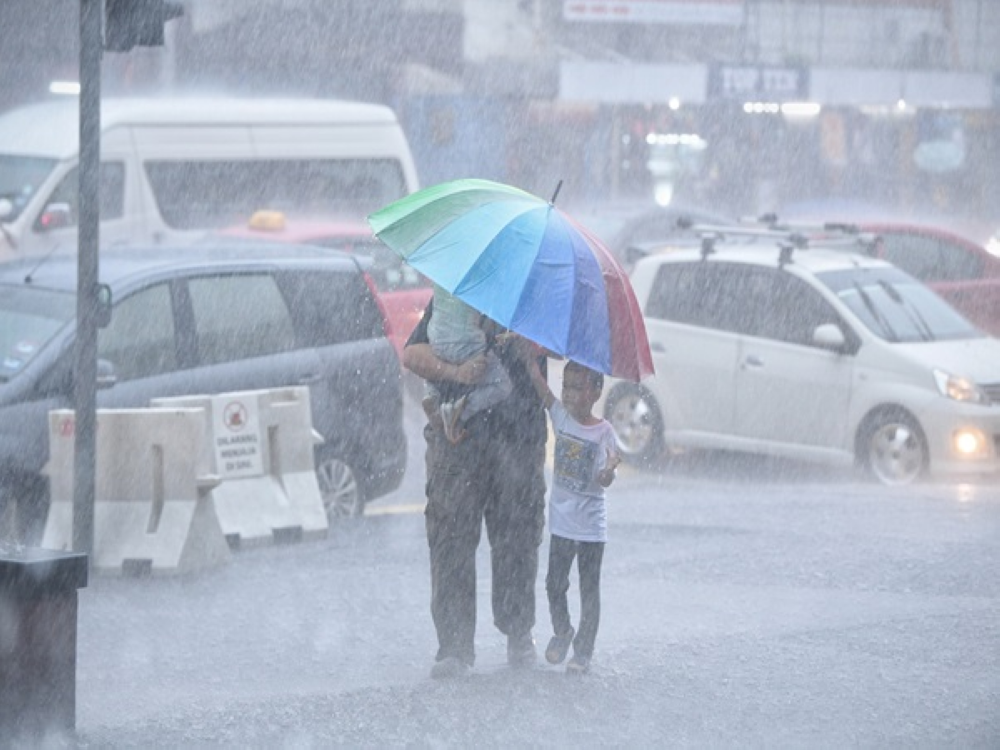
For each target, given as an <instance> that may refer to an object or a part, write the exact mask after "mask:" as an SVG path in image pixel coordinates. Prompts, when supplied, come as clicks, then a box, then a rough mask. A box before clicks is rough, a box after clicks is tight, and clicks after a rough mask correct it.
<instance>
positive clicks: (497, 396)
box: [462, 352, 513, 422]
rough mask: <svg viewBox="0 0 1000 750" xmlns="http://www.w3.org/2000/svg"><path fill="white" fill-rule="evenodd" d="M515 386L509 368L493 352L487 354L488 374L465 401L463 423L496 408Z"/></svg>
mask: <svg viewBox="0 0 1000 750" xmlns="http://www.w3.org/2000/svg"><path fill="white" fill-rule="evenodd" d="M512 388H513V385H512V384H511V382H510V376H509V375H508V374H507V368H506V367H504V366H503V362H501V361H500V358H499V357H497V355H496V354H494V353H493V352H487V353H486V374H485V375H484V376H483V379H482V380H480V381H479V383H477V384H476V387H475V388H473V389H472V391H471V392H470V393H469V395H468V397H467V398H466V401H465V406H464V407H463V409H462V421H463V422H464V421H465V420H467V419H469V417H471V416H472V415H474V414H477V413H479V412H481V411H485V410H486V409H489V408H490V407H491V406H496V405H497V404H499V403H500V402H501V401H503V400H504V399H505V398H507V397H508V396H509V395H510V392H511V389H512Z"/></svg>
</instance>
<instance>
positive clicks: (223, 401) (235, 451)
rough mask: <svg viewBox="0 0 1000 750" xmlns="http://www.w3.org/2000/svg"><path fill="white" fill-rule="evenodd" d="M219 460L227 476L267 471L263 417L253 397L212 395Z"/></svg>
mask: <svg viewBox="0 0 1000 750" xmlns="http://www.w3.org/2000/svg"><path fill="white" fill-rule="evenodd" d="M212 419H213V424H212V434H213V436H214V439H215V462H216V466H217V467H218V471H219V474H221V475H222V476H223V477H230V478H231V477H254V476H259V475H261V474H263V473H264V461H263V457H262V456H261V448H260V418H259V414H258V412H257V401H256V399H253V398H248V399H243V398H235V399H234V398H233V397H232V396H219V397H216V398H213V399H212Z"/></svg>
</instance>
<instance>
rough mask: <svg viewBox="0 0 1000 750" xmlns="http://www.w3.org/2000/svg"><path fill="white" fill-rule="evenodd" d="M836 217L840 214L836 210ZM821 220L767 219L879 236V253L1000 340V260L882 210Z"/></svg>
mask: <svg viewBox="0 0 1000 750" xmlns="http://www.w3.org/2000/svg"><path fill="white" fill-rule="evenodd" d="M832 213H833V215H834V216H836V215H837V214H836V211H833V212H832ZM792 214H793V215H795V214H796V212H795V211H792ZM821 216H822V215H821V214H819V213H818V212H816V211H813V212H806V213H805V214H804V215H803V214H799V215H797V216H796V218H794V219H792V220H791V222H790V223H786V220H785V219H784V217H782V219H781V220H779V219H778V217H777V216H775V215H774V214H769V215H767V216H766V217H762V218H763V219H764V220H765V223H768V224H770V226H771V227H772V228H776V229H777V228H786V229H795V228H799V227H801V228H805V229H807V230H808V229H810V228H818V227H819V226H823V225H825V226H830V225H831V224H839V225H841V226H847V227H850V228H852V229H851V231H860V232H865V233H868V234H874V235H877V237H878V241H877V243H876V246H875V253H874V254H875V255H877V256H878V257H880V258H883V259H885V260H887V261H889V262H890V263H892V264H893V265H894V266H896V267H897V268H901V269H902V270H904V271H906V272H907V273H908V274H910V275H911V276H913V277H915V278H917V279H920V280H921V281H923V282H924V283H925V284H927V286H929V287H930V288H931V289H933V290H934V291H936V292H937V293H938V294H939V295H941V296H942V297H943V298H944V299H945V300H947V301H948V302H949V303H951V305H952V307H954V308H956V309H957V310H959V311H960V312H961V313H962V314H963V315H964V316H965V317H966V318H968V319H969V320H970V321H972V322H973V323H974V324H976V325H977V326H978V327H979V328H981V329H982V330H984V331H986V332H987V333H989V334H991V335H993V336H1000V257H998V256H997V255H994V254H993V253H991V252H989V251H988V250H987V249H986V248H985V247H983V246H982V245H980V244H978V243H976V242H973V241H972V240H970V239H967V238H965V237H963V236H960V235H958V234H955V233H954V232H950V231H948V230H946V229H942V228H941V227H939V226H936V225H934V224H930V223H928V224H919V223H913V222H910V221H905V220H904V221H900V220H898V219H897V220H893V219H883V218H878V214H877V213H876V212H868V213H866V214H865V215H864V216H859V217H856V218H854V219H851V218H847V216H844V217H843V218H842V219H835V220H831V219H832V218H833V217H831V216H830V214H827V215H825V216H823V218H822V219H820V218H819V217H821Z"/></svg>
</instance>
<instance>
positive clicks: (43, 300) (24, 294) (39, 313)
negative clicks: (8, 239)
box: [0, 286, 76, 383]
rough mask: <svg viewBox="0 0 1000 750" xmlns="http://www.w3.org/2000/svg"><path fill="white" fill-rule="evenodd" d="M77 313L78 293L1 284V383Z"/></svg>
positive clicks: (40, 349) (26, 361) (10, 376)
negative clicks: (2, 285) (3, 285)
mask: <svg viewBox="0 0 1000 750" xmlns="http://www.w3.org/2000/svg"><path fill="white" fill-rule="evenodd" d="M75 316H76V295H75V294H72V293H70V292H56V291H52V290H49V289H36V288H34V287H30V286H23V287H21V286H9V287H0V383H2V382H5V381H8V380H10V379H11V378H13V377H14V376H15V375H17V374H18V373H19V372H21V371H22V370H23V369H24V367H25V365H27V364H28V362H30V361H31V360H32V359H34V357H35V356H36V355H37V354H38V353H39V352H40V351H42V349H44V348H45V346H46V345H47V344H48V343H49V341H51V340H52V338H53V337H54V336H55V335H56V334H57V333H59V331H60V330H62V328H63V327H64V326H66V325H67V324H68V323H69V322H70V321H71V320H73V318H74V317H75Z"/></svg>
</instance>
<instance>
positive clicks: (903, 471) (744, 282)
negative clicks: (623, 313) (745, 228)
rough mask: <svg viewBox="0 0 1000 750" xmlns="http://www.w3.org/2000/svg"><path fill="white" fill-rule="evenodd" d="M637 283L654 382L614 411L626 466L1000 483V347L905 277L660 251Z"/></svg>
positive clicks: (861, 260)
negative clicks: (799, 468) (800, 465)
mask: <svg viewBox="0 0 1000 750" xmlns="http://www.w3.org/2000/svg"><path fill="white" fill-rule="evenodd" d="M631 279H632V284H633V287H634V289H635V292H636V295H637V297H638V300H639V304H640V305H641V306H642V310H643V314H644V319H645V323H646V329H647V332H648V335H649V342H650V347H651V349H652V354H653V360H654V364H655V366H656V375H655V376H654V377H653V378H650V379H648V380H646V381H644V382H643V383H641V384H634V383H627V382H621V381H613V382H612V383H610V386H611V387H610V388H609V389H608V392H607V398H606V400H605V404H604V414H605V417H606V418H607V419H608V420H609V421H610V422H611V423H612V425H613V426H614V428H615V430H616V432H617V434H618V439H619V442H620V447H621V450H622V452H623V456H624V457H625V459H626V460H632V461H633V462H636V463H643V462H645V461H648V460H650V459H652V458H653V457H655V456H657V455H659V454H660V453H661V452H662V450H663V449H664V448H665V447H666V446H677V447H689V448H707V449H724V450H736V451H745V452H751V453H760V454H770V455H774V456H782V457H786V458H792V459H799V460H808V461H817V462H822V463H826V464H843V465H850V464H852V463H856V464H857V465H859V466H861V467H863V468H864V469H866V470H867V471H868V472H869V473H870V474H871V475H872V476H873V477H874V478H875V479H877V480H878V481H880V482H883V483H885V484H906V483H909V482H913V481H915V480H917V479H918V478H921V477H923V476H937V477H944V476H963V475H964V476H971V475H983V474H997V473H1000V340H998V339H995V338H992V337H989V336H987V335H985V334H984V333H983V332H981V331H980V330H978V329H977V328H975V327H974V326H973V325H972V324H971V323H969V322H968V321H967V320H966V319H965V318H963V317H962V316H961V315H960V314H959V313H958V312H957V311H955V310H954V309H953V308H952V307H950V306H949V305H948V304H947V303H946V302H944V301H943V300H942V299H941V298H940V297H938V296H937V295H936V294H935V293H934V292H933V291H931V290H930V289H928V288H927V287H926V286H924V285H923V284H922V283H920V282H919V281H917V280H915V279H913V278H912V277H910V276H908V275H907V274H905V273H904V272H903V271H901V270H899V269H897V268H896V267H894V266H892V265H890V264H888V263H886V262H884V261H880V260H877V259H874V258H870V257H867V256H865V255H862V254H853V253H844V252H843V250H839V251H834V250H822V249H813V248H810V249H798V250H791V248H790V247H788V246H786V247H785V248H784V249H782V248H780V247H779V245H778V242H776V241H775V240H774V239H768V240H766V241H764V240H759V241H754V242H752V243H749V244H748V243H745V242H744V243H743V244H736V245H729V246H727V245H726V244H725V243H722V242H719V243H715V244H714V246H713V245H712V244H711V243H709V244H707V245H705V246H703V248H702V250H698V249H680V250H675V251H671V252H662V253H657V254H655V255H651V256H649V257H647V258H645V259H643V260H641V261H640V262H639V263H638V264H637V265H636V267H635V268H634V270H633V272H632V275H631Z"/></svg>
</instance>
